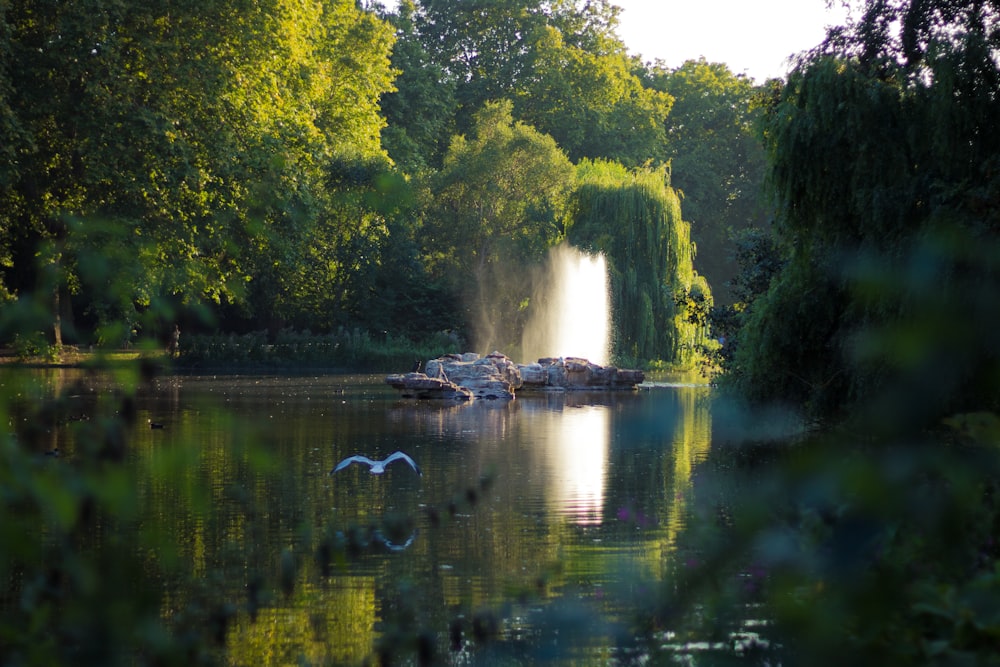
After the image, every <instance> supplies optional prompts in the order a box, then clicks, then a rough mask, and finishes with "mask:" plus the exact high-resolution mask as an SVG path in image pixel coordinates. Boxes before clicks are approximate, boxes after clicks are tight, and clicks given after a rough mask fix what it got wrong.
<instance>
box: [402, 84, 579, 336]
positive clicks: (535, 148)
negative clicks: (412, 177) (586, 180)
mask: <svg viewBox="0 0 1000 667" xmlns="http://www.w3.org/2000/svg"><path fill="white" fill-rule="evenodd" d="M572 175H573V167H572V164H571V163H570V161H569V160H568V159H567V158H566V156H565V155H564V154H563V152H562V151H560V150H559V148H558V146H556V143H555V141H554V140H553V139H552V138H551V137H549V136H546V135H543V134H541V133H539V132H538V131H536V130H535V129H533V128H531V127H529V126H527V125H525V124H523V123H519V122H514V120H513V118H512V117H511V103H510V102H507V101H503V102H495V103H490V104H487V105H486V106H485V107H484V108H483V109H482V111H480V112H479V113H478V114H476V116H475V123H474V126H473V133H472V135H471V137H470V138H468V139H467V138H465V137H464V136H461V135H459V136H456V137H455V138H454V139H453V140H452V143H451V147H450V148H449V149H448V153H447V155H446V156H445V161H444V166H443V168H442V170H441V171H440V173H438V174H437V175H435V177H434V178H433V179H432V183H431V196H432V202H431V205H430V209H429V211H428V213H427V217H426V222H425V225H424V229H423V232H422V236H423V243H424V251H425V256H426V261H427V262H428V266H429V268H430V270H431V274H432V275H433V276H436V277H441V278H447V279H448V280H449V281H450V282H451V284H452V285H453V286H454V288H455V291H456V293H459V294H462V296H463V298H464V303H465V306H466V308H467V309H469V311H470V312H471V313H473V315H471V316H470V320H471V322H470V324H471V325H472V326H474V327H476V329H477V331H478V332H479V333H478V336H477V338H476V340H477V341H478V343H477V345H478V347H480V348H482V349H486V348H490V347H503V346H510V345H514V344H516V342H517V341H519V340H520V333H521V329H522V328H523V326H524V322H523V319H524V315H523V307H522V304H523V302H524V300H525V299H526V298H528V296H530V293H529V291H528V288H529V285H528V284H527V281H526V275H525V274H526V271H525V269H526V268H527V267H531V266H534V265H539V264H541V261H542V258H543V257H544V254H545V251H546V249H547V248H548V247H549V246H551V245H553V244H554V243H555V242H556V241H557V240H558V239H559V238H560V237H561V235H562V233H563V219H562V216H563V213H564V207H565V200H566V196H567V194H568V192H569V189H570V186H571V183H572Z"/></svg>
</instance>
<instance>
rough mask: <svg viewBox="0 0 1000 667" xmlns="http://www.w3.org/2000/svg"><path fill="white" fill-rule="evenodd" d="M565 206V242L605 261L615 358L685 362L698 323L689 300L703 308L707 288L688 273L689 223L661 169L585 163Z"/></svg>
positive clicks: (696, 339) (698, 336)
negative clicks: (569, 212) (568, 216)
mask: <svg viewBox="0 0 1000 667" xmlns="http://www.w3.org/2000/svg"><path fill="white" fill-rule="evenodd" d="M572 206H573V226H572V227H571V229H570V232H569V234H568V238H569V240H570V241H571V242H572V243H573V244H574V245H577V246H579V247H582V248H585V249H587V250H589V251H592V252H603V253H604V254H605V255H606V256H607V258H608V264H609V269H610V273H611V294H612V309H613V313H614V317H613V320H614V322H615V342H614V345H615V348H616V353H617V354H618V356H619V357H622V358H626V359H632V360H637V359H666V360H671V361H681V360H685V359H688V360H689V359H690V356H691V352H692V351H693V348H694V346H695V345H697V344H699V343H702V342H703V339H702V337H703V336H704V334H705V328H704V326H701V325H700V323H699V322H697V318H691V317H690V315H691V312H690V311H689V309H688V307H687V303H688V297H689V296H692V297H693V299H692V302H693V303H703V304H705V305H706V307H707V306H710V305H711V292H710V290H709V288H708V284H707V283H706V282H705V280H704V278H702V277H701V276H699V275H697V273H696V272H695V271H694V268H693V265H692V258H693V252H692V251H693V249H692V246H691V236H690V226H689V225H688V223H686V222H684V221H683V220H682V219H681V207H680V199H679V198H678V196H677V193H676V192H674V190H673V189H672V188H671V187H670V183H669V176H668V174H667V172H666V171H665V170H654V171H649V170H644V171H632V170H628V169H626V168H625V167H623V166H622V165H620V164H618V163H611V162H592V161H584V162H582V163H581V164H580V166H579V167H578V174H577V186H576V188H575V190H574V194H573V204H572Z"/></svg>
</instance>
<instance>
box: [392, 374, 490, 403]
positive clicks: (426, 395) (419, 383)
mask: <svg viewBox="0 0 1000 667" xmlns="http://www.w3.org/2000/svg"><path fill="white" fill-rule="evenodd" d="M385 383H386V384H387V385H389V386H390V387H392V388H393V389H396V390H397V391H399V393H400V396H402V397H403V398H418V399H440V400H450V401H468V400H470V399H472V397H473V393H472V392H471V391H470V390H468V389H466V388H465V387H460V386H459V385H457V384H455V383H453V382H449V381H448V380H445V379H442V378H438V377H428V376H427V375H426V374H424V373H406V374H405V375H399V374H397V375H389V376H387V377H386V378H385Z"/></svg>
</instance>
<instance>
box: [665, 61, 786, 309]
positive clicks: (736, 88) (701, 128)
mask: <svg viewBox="0 0 1000 667" xmlns="http://www.w3.org/2000/svg"><path fill="white" fill-rule="evenodd" d="M648 76H649V77H650V79H651V82H652V85H653V86H654V87H655V88H657V89H662V90H664V91H666V92H667V93H668V94H670V95H671V96H672V97H673V98H674V99H675V100H676V102H675V103H674V105H673V108H672V109H671V111H670V115H669V117H668V118H667V119H666V130H667V137H666V139H665V142H664V143H665V146H666V149H667V151H668V153H667V154H668V156H669V158H670V163H671V167H672V170H671V171H672V173H673V179H672V180H673V185H674V187H675V188H677V189H678V190H680V191H681V193H682V194H683V200H682V201H683V207H684V219H685V220H688V221H690V222H691V236H692V238H693V239H694V240H695V243H696V244H697V247H698V266H699V269H700V271H701V273H703V274H704V275H705V277H706V278H707V279H708V281H709V282H710V283H711V284H712V285H713V287H714V291H715V293H716V297H717V299H718V300H719V301H722V302H730V301H732V300H733V298H734V294H733V293H732V291H731V290H730V286H729V283H730V282H731V281H733V280H735V279H736V271H737V266H736V259H735V252H734V245H733V242H732V238H733V236H734V235H737V234H739V233H740V232H742V231H743V230H746V229H749V228H752V227H756V228H760V229H763V228H766V227H768V226H769V223H770V215H769V212H768V209H767V206H766V204H765V197H764V192H763V181H764V170H765V155H764V147H763V145H762V143H761V142H760V140H759V138H758V136H757V134H758V133H757V127H756V125H757V123H758V122H759V118H760V115H761V114H760V112H761V108H760V105H759V104H758V103H757V102H756V101H755V98H756V97H757V95H758V89H757V88H756V87H755V86H754V85H753V82H752V81H751V80H750V79H748V78H746V77H745V76H737V75H735V74H733V73H732V72H731V71H730V70H729V68H728V67H726V66H725V65H724V64H721V63H709V62H707V61H706V60H705V59H704V58H702V59H699V60H688V61H687V62H685V63H684V64H683V65H681V66H680V67H678V68H677V69H675V70H663V69H660V68H652V69H651V70H650V72H649V75H648Z"/></svg>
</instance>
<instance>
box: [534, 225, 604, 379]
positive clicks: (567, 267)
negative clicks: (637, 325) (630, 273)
mask: <svg viewBox="0 0 1000 667" xmlns="http://www.w3.org/2000/svg"><path fill="white" fill-rule="evenodd" d="M610 301H611V299H610V297H609V294H608V273H607V266H606V262H605V259H604V255H601V254H598V255H588V254H586V253H584V252H581V251H580V250H577V249H576V248H574V247H572V246H570V245H569V244H566V243H563V244H560V245H558V246H556V247H555V248H552V249H551V250H550V251H549V257H548V260H547V263H546V270H545V273H544V276H543V278H542V280H541V281H540V285H539V288H538V289H536V290H535V304H536V306H537V307H536V308H535V310H534V312H533V314H532V316H531V319H530V320H529V321H528V325H527V326H526V327H525V330H524V336H523V338H522V342H521V348H522V354H523V357H524V359H525V360H526V361H534V360H535V359H540V358H542V357H582V358H584V359H587V360H589V361H592V362H594V363H595V364H601V365H604V364H607V363H608V362H609V359H610V356H611V351H610V347H611V314H610Z"/></svg>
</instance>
